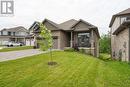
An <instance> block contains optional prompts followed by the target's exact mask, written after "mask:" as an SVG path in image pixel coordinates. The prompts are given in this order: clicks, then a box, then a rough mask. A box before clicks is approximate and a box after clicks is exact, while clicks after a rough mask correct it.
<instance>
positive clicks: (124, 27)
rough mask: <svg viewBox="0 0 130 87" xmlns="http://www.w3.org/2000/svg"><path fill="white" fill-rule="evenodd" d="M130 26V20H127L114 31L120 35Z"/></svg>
mask: <svg viewBox="0 0 130 87" xmlns="http://www.w3.org/2000/svg"><path fill="white" fill-rule="evenodd" d="M128 27H130V21H125V22H123V23H122V24H121V25H120V26H119V27H118V28H117V29H116V30H115V31H114V32H113V34H114V35H118V34H119V33H120V32H121V31H123V30H124V29H126V28H128Z"/></svg>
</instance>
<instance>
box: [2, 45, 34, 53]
mask: <svg viewBox="0 0 130 87" xmlns="http://www.w3.org/2000/svg"><path fill="white" fill-rule="evenodd" d="M32 48H33V47H32V46H20V47H9V48H3V49H0V52H8V51H18V50H26V49H32Z"/></svg>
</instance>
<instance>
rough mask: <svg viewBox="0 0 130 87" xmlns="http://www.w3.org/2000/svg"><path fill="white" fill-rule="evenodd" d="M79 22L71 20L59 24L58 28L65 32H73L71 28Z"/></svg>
mask: <svg viewBox="0 0 130 87" xmlns="http://www.w3.org/2000/svg"><path fill="white" fill-rule="evenodd" d="M77 22H78V21H77V20H75V19H71V20H68V21H65V22H63V23H61V24H59V25H58V26H59V28H60V29H63V30H71V27H72V26H73V25H74V24H75V23H77Z"/></svg>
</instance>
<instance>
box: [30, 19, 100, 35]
mask: <svg viewBox="0 0 130 87" xmlns="http://www.w3.org/2000/svg"><path fill="white" fill-rule="evenodd" d="M46 21H47V22H48V23H50V24H51V25H53V26H54V27H56V30H63V31H71V30H73V27H74V26H76V25H77V24H78V23H80V22H83V23H85V24H87V25H88V28H89V29H93V30H94V31H95V32H96V33H97V35H98V36H99V37H100V35H99V32H98V28H97V27H96V26H94V25H92V24H90V23H88V22H86V21H84V20H82V19H80V20H78V21H77V20H75V19H71V20H68V21H65V22H63V23H60V24H57V23H55V22H53V21H50V20H48V19H44V20H43V22H42V23H45V22H46ZM37 24H38V22H34V23H33V25H32V26H31V27H30V28H29V29H32V28H35V30H36V31H37V32H39V30H37V29H38V27H37ZM85 30H86V29H84V31H85Z"/></svg>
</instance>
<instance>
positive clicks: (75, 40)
mask: <svg viewBox="0 0 130 87" xmlns="http://www.w3.org/2000/svg"><path fill="white" fill-rule="evenodd" d="M42 23H43V24H44V25H45V26H46V27H47V29H49V30H51V33H52V36H53V49H61V50H63V49H64V48H65V47H74V46H78V48H79V49H84V50H85V52H86V53H90V54H92V55H93V56H97V57H98V56H99V38H100V35H99V32H98V28H97V27H96V26H94V25H92V24H90V23H88V22H86V21H84V20H82V19H80V20H75V19H71V20H68V21H65V22H63V23H60V24H57V23H55V22H53V21H50V20H48V19H45V20H44V21H43V22H42ZM37 24H38V23H37V22H34V23H33V25H32V26H31V27H30V29H29V31H30V34H32V33H34V34H35V35H34V36H35V37H34V39H37V38H38V37H39V33H40V30H39V26H38V25H37Z"/></svg>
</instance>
